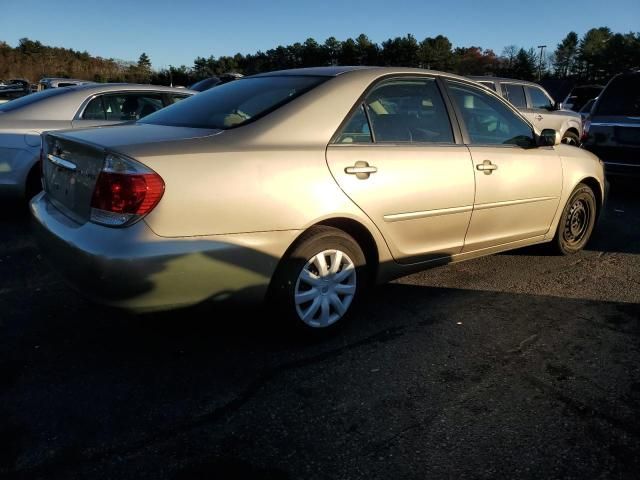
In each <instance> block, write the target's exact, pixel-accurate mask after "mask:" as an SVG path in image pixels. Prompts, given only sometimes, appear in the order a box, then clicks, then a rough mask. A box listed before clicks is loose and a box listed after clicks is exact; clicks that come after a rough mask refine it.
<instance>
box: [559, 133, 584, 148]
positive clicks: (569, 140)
mask: <svg viewBox="0 0 640 480" xmlns="http://www.w3.org/2000/svg"><path fill="white" fill-rule="evenodd" d="M562 143H564V144H565V145H573V146H574V147H579V146H580V137H579V136H578V134H577V133H573V132H565V133H564V137H562Z"/></svg>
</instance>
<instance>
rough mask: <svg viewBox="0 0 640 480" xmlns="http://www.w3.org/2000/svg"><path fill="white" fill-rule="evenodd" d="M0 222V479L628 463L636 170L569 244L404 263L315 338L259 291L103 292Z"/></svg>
mask: <svg viewBox="0 0 640 480" xmlns="http://www.w3.org/2000/svg"><path fill="white" fill-rule="evenodd" d="M0 228H1V232H2V234H1V235H0V312H1V313H0V476H5V477H8V478H54V479H58V478H59V479H68V478H94V479H98V478H115V479H129V478H130V479H146V478H150V479H158V478H168V479H187V478H211V479H213V478H254V479H299V478H308V479H321V478H331V479H333V478H336V479H359V478H362V479H371V478H393V479H405V478H407V479H412V478H415V479H425V478H443V477H447V478H496V477H508V478H545V479H547V478H576V479H585V478H638V472H640V344H639V338H640V199H639V197H638V194H637V188H634V187H633V186H632V185H629V184H614V185H613V188H612V195H611V198H610V201H609V203H608V205H607V210H606V212H605V214H604V216H603V218H602V219H601V221H600V223H599V225H598V227H597V231H596V234H595V236H594V238H593V240H592V242H591V243H590V245H589V246H588V248H587V250H586V251H584V252H582V253H580V254H578V255H576V256H572V257H554V256H548V255H546V253H545V252H544V250H543V249H540V248H529V249H524V250H519V251H515V252H509V253H505V254H501V255H495V256H491V257H487V258H483V259H479V260H473V261H469V262H466V263H461V264H456V265H449V266H446V267H441V268H437V269H433V270H429V271H425V272H423V273H419V274H416V275H412V276H409V277H405V278H403V279H400V280H398V281H396V282H394V283H391V284H388V285H385V286H381V287H379V288H378V289H377V290H376V291H375V293H374V295H372V296H371V298H370V299H369V300H368V301H367V303H366V305H364V307H363V308H362V310H361V311H360V312H359V314H358V315H356V316H355V318H353V321H352V322H351V323H350V324H349V325H346V326H345V328H344V329H342V330H341V331H340V332H338V334H336V335H335V336H333V337H331V338H328V339H324V340H322V341H316V342H314V343H302V342H300V341H299V340H295V339H292V338H289V337H287V336H286V335H285V334H283V332H282V331H280V330H274V329H273V328H271V327H270V325H271V322H272V321H273V320H272V319H270V318H268V317H266V316H265V313H264V312H263V311H262V309H260V308H255V309H252V310H249V309H247V310H246V311H242V312H238V311H231V310H229V309H223V308H210V307H209V308H196V309H192V310H187V311H181V312H175V313H165V314H156V315H148V316H145V317H142V318H140V317H134V316H130V315H125V314H122V313H120V312H117V311H113V310H108V309H104V308H101V307H97V306H95V305H92V304H91V303H89V302H87V301H86V300H84V299H83V298H82V297H80V296H78V295H77V294H76V293H74V292H72V291H69V290H68V289H67V288H66V286H65V285H64V284H63V283H61V282H60V280H59V279H58V277H57V276H56V274H55V273H54V272H52V271H51V270H50V269H49V268H48V267H47V266H46V264H44V263H43V262H42V260H41V258H40V256H39V255H38V251H37V249H36V248H35V246H34V243H33V241H32V238H31V236H30V233H29V224H28V221H27V219H26V218H25V216H24V215H20V214H14V215H7V214H5V215H4V217H3V218H2V219H0ZM243 317H250V318H249V319H243Z"/></svg>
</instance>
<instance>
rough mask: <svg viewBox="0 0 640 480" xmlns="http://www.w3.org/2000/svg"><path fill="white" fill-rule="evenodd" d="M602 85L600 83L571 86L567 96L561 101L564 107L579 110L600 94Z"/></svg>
mask: <svg viewBox="0 0 640 480" xmlns="http://www.w3.org/2000/svg"><path fill="white" fill-rule="evenodd" d="M603 88H604V87H603V86H602V85H580V86H578V87H573V88H572V89H571V91H570V92H569V94H568V95H567V97H566V98H565V99H564V102H562V105H563V106H564V108H568V109H569V110H573V111H574V112H579V111H580V110H581V109H582V107H583V106H584V105H585V104H586V103H587V102H588V101H589V100H592V99H594V98H596V97H597V96H598V95H600V92H601V91H602V89H603Z"/></svg>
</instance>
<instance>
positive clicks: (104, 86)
mask: <svg viewBox="0 0 640 480" xmlns="http://www.w3.org/2000/svg"><path fill="white" fill-rule="evenodd" d="M60 88H68V89H69V90H73V91H74V92H86V91H91V90H93V91H96V92H111V91H119V90H145V91H146V90H155V91H161V92H187V93H198V92H195V91H193V90H189V89H187V88H177V87H165V86H164V85H147V84H140V83H86V84H84V85H75V86H69V87H60Z"/></svg>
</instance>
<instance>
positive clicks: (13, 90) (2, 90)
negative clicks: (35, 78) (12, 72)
mask: <svg viewBox="0 0 640 480" xmlns="http://www.w3.org/2000/svg"><path fill="white" fill-rule="evenodd" d="M29 87H30V84H29V81H28V80H24V79H21V78H14V79H12V80H8V81H7V82H3V84H2V85H1V86H0V104H1V103H6V102H9V101H10V100H14V99H16V98H20V97H24V96H25V95H28V94H29V93H30V92H31V90H30V88H29Z"/></svg>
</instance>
